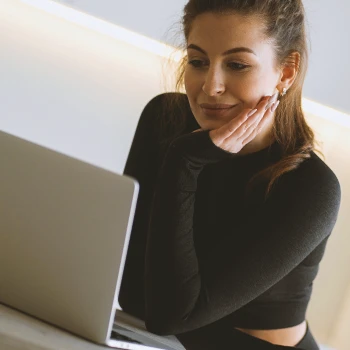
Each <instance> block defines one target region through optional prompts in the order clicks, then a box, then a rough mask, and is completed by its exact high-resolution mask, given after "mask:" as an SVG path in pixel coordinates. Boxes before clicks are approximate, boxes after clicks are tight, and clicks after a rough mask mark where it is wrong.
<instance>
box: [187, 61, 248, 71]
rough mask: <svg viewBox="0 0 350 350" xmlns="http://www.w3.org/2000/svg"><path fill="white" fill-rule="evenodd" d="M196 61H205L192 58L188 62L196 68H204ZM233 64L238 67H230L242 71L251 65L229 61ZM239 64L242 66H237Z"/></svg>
mask: <svg viewBox="0 0 350 350" xmlns="http://www.w3.org/2000/svg"><path fill="white" fill-rule="evenodd" d="M196 62H200V63H203V61H201V60H191V61H189V62H188V64H190V65H191V66H193V67H194V68H195V69H200V68H202V67H198V66H196ZM232 64H234V65H236V68H232V67H230V68H231V69H232V70H235V71H241V70H243V69H245V68H248V67H249V66H248V65H246V64H242V63H236V62H231V63H229V64H228V65H232ZM237 66H240V68H237Z"/></svg>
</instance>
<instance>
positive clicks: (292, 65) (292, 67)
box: [277, 51, 300, 92]
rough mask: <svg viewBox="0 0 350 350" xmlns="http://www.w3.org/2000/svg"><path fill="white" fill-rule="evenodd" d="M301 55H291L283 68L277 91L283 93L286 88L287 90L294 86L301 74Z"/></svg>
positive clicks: (283, 64) (294, 53) (296, 53)
mask: <svg viewBox="0 0 350 350" xmlns="http://www.w3.org/2000/svg"><path fill="white" fill-rule="evenodd" d="M299 65H300V54H299V52H296V51H295V52H293V53H291V54H290V55H289V56H288V57H287V58H286V59H285V61H284V62H283V63H282V66H281V75H280V79H279V81H278V85H277V89H278V90H279V91H280V92H282V90H283V89H284V88H286V89H287V90H289V89H290V87H291V86H292V85H293V83H294V80H295V79H296V77H297V75H298V72H299Z"/></svg>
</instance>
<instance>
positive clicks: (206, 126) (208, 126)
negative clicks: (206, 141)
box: [198, 120, 228, 130]
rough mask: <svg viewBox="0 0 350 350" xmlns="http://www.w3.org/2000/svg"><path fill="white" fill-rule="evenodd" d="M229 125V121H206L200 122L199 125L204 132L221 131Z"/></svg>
mask: <svg viewBox="0 0 350 350" xmlns="http://www.w3.org/2000/svg"><path fill="white" fill-rule="evenodd" d="M227 123H228V121H226V120H205V121H199V122H198V124H199V125H200V127H201V128H202V129H203V130H214V129H219V128H221V127H222V126H223V125H225V124H227Z"/></svg>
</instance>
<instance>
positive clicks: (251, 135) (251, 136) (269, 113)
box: [242, 101, 280, 145]
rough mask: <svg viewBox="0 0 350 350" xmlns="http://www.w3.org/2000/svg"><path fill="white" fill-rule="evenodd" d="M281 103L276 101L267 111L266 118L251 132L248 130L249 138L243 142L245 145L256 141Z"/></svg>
mask: <svg viewBox="0 0 350 350" xmlns="http://www.w3.org/2000/svg"><path fill="white" fill-rule="evenodd" d="M279 103H280V101H276V102H275V103H273V104H272V106H271V107H270V108H269V109H268V110H267V111H266V113H265V114H264V116H263V117H262V118H261V119H260V120H259V122H258V123H257V124H256V125H255V128H253V127H252V128H251V129H250V130H247V133H246V135H245V136H247V137H246V138H245V139H243V140H242V144H243V145H246V144H247V143H248V142H250V141H251V140H252V139H254V138H255V137H256V136H257V135H258V134H259V133H260V131H261V130H262V129H263V128H264V126H265V124H266V123H267V122H268V120H269V118H270V117H271V116H272V115H273V113H274V112H275V110H276V108H277V107H278V105H279Z"/></svg>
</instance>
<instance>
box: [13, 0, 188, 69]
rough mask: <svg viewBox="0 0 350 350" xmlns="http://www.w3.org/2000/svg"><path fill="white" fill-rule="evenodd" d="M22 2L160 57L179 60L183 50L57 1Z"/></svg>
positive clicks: (36, 0)
mask: <svg viewBox="0 0 350 350" xmlns="http://www.w3.org/2000/svg"><path fill="white" fill-rule="evenodd" d="M20 1H21V2H23V3H26V4H29V5H32V6H34V7H36V8H38V9H40V10H43V11H45V12H47V13H50V14H52V15H55V16H57V17H59V18H63V19H65V20H67V21H69V22H73V23H75V24H78V25H80V26H83V27H85V28H88V29H92V30H94V31H96V32H98V33H101V34H104V35H107V36H109V37H112V38H114V39H117V40H120V41H124V42H126V43H128V44H131V45H133V46H136V47H138V48H140V49H143V50H145V51H148V52H150V53H153V54H156V55H158V56H161V57H165V58H169V56H170V55H171V56H172V59H173V60H174V61H176V62H179V61H180V60H181V58H182V57H183V52H181V51H180V50H178V52H176V49H175V48H174V47H172V46H170V45H167V44H163V43H161V42H159V41H157V40H154V39H150V38H148V37H146V36H144V35H141V34H138V33H135V32H132V31H131V30H128V29H125V28H123V27H120V26H117V25H115V24H112V23H109V22H106V21H105V20H102V19H100V18H97V17H94V16H92V15H89V14H87V13H84V12H80V11H79V10H76V9H74V8H71V7H69V6H67V5H64V4H60V3H57V2H55V1H52V0H20Z"/></svg>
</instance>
